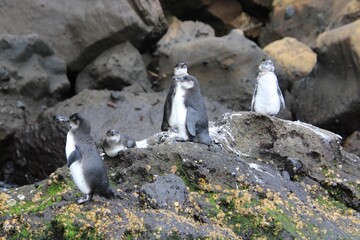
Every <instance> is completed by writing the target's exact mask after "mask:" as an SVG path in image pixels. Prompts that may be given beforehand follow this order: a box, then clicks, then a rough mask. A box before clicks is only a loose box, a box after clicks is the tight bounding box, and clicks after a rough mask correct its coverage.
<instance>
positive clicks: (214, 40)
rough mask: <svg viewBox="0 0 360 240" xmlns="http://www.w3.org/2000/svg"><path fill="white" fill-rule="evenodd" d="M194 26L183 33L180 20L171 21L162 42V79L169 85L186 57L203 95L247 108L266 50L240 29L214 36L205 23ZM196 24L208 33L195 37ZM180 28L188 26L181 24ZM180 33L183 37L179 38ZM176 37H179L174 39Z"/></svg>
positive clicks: (236, 107)
mask: <svg viewBox="0 0 360 240" xmlns="http://www.w3.org/2000/svg"><path fill="white" fill-rule="evenodd" d="M181 25H182V23H181ZM195 26H196V27H195ZM195 26H194V25H193V24H192V28H190V29H189V31H187V32H185V33H184V32H180V31H178V29H179V25H178V23H174V24H171V25H170V27H169V29H168V32H167V33H166V34H165V35H164V37H163V38H162V40H161V41H160V42H159V48H158V49H159V70H160V77H161V78H162V79H160V82H162V84H163V85H165V88H166V89H167V86H169V85H170V82H171V81H170V80H171V76H172V74H173V73H172V72H173V68H174V66H175V64H176V63H178V62H180V61H184V60H186V61H187V62H188V65H189V71H188V72H189V74H191V75H194V76H196V78H197V79H198V80H199V83H200V86H201V91H202V94H203V95H204V96H206V97H208V98H211V99H213V100H215V101H218V102H221V103H223V104H226V106H227V107H228V108H231V109H234V110H240V109H241V110H248V109H249V108H250V104H251V98H252V94H253V91H254V87H255V82H256V75H257V67H258V65H259V64H260V62H261V60H262V59H263V58H265V54H264V52H263V51H262V50H261V49H260V48H259V47H257V46H256V44H254V42H251V41H249V40H248V39H247V38H245V36H244V34H243V32H242V31H241V30H234V31H232V32H231V33H230V34H228V35H226V36H224V37H214V36H212V33H211V32H210V34H209V30H208V29H209V27H206V28H204V24H202V23H199V24H196V23H195ZM194 28H195V29H199V31H198V32H199V33H201V32H202V31H200V29H205V31H204V32H205V33H206V34H204V36H202V37H195V38H194V37H193V32H194ZM180 29H188V28H186V27H185V26H184V27H181V26H180ZM179 35H182V36H183V37H181V38H178V37H177V36H179ZM201 35H202V34H201ZM185 36H186V37H185ZM175 38H176V39H178V41H176V42H174V41H175V40H174V39H175ZM190 40H191V41H190Z"/></svg>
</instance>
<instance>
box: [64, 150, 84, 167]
mask: <svg viewBox="0 0 360 240" xmlns="http://www.w3.org/2000/svg"><path fill="white" fill-rule="evenodd" d="M80 159H82V155H81V152H80V151H79V150H78V149H77V148H76V149H75V150H74V151H72V152H71V153H70V155H69V157H68V158H67V166H68V167H70V166H71V164H73V163H74V162H76V161H77V160H80Z"/></svg>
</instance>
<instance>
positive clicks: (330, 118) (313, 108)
mask: <svg viewBox="0 0 360 240" xmlns="http://www.w3.org/2000/svg"><path fill="white" fill-rule="evenodd" d="M359 33H360V20H358V21H356V22H353V23H351V24H348V25H345V26H343V27H340V28H336V29H333V30H331V31H328V32H324V33H322V34H321V35H320V36H319V37H318V39H317V50H316V51H317V52H318V68H317V70H316V71H314V73H313V74H312V75H311V76H309V77H308V78H305V79H303V80H302V81H299V82H296V83H295V84H294V86H293V89H292V91H291V94H292V95H293V97H294V102H293V114H294V115H295V117H296V119H299V120H301V121H304V122H308V123H311V124H314V125H316V126H320V127H322V128H325V129H328V130H331V131H336V132H337V133H338V134H340V135H342V136H343V137H346V136H348V135H350V134H351V133H353V132H354V131H356V130H358V129H359V128H360V122H359V118H360V109H359V107H358V106H359V103H360V95H359V89H360V81H359V78H358V75H359V71H360V61H359V59H360V50H359V49H360V48H359V47H360V42H359V37H358V35H359Z"/></svg>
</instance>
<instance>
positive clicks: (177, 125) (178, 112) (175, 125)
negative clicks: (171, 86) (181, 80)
mask: <svg viewBox="0 0 360 240" xmlns="http://www.w3.org/2000/svg"><path fill="white" fill-rule="evenodd" d="M185 94H186V91H185V90H184V89H182V88H181V87H180V86H177V87H176V89H175V95H174V97H173V99H172V110H171V114H170V119H169V124H170V126H171V128H172V129H173V131H175V132H178V133H179V134H180V136H181V137H182V138H183V139H184V140H188V135H187V130H186V113H187V108H186V106H185Z"/></svg>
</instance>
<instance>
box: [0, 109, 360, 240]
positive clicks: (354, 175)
mask: <svg viewBox="0 0 360 240" xmlns="http://www.w3.org/2000/svg"><path fill="white" fill-rule="evenodd" d="M259 133H261V134H259ZM160 135H161V134H157V135H155V136H153V137H154V138H158V139H159V140H161V139H162V137H161V136H160ZM211 135H212V137H213V138H214V139H215V140H216V141H217V142H218V144H217V146H213V147H212V148H208V147H207V146H205V145H203V144H196V143H191V142H186V143H170V144H160V143H155V144H152V145H148V147H147V148H144V149H141V148H137V149H128V150H125V151H122V152H121V153H120V155H119V156H117V157H116V158H107V157H105V163H106V165H107V168H108V173H109V176H110V180H111V185H112V187H113V188H114V190H116V193H117V194H116V195H117V196H116V197H115V198H114V199H112V200H105V199H103V198H100V197H98V196H96V197H95V198H94V200H93V201H92V202H90V203H87V204H85V205H76V204H75V199H76V197H77V196H78V195H79V191H78V190H76V188H75V186H74V184H73V183H72V181H71V179H70V178H69V177H70V176H69V171H68V170H67V169H66V167H65V168H60V169H58V170H57V171H56V172H55V173H54V174H52V175H51V176H50V177H49V178H48V179H47V180H45V181H43V182H40V183H39V184H37V185H29V186H25V187H21V188H19V189H14V190H11V191H9V192H8V193H1V194H0V209H1V211H0V220H1V223H2V224H1V228H2V235H3V237H5V238H9V237H13V238H20V237H23V236H26V237H28V238H41V237H44V236H47V237H49V236H50V237H52V238H71V237H77V238H95V237H97V238H107V239H120V238H138V239H144V238H146V239H158V238H160V239H168V238H180V239H184V238H207V237H210V238H215V239H252V238H255V237H256V238H260V237H262V238H264V237H266V238H270V239H292V238H310V239H357V238H359V236H360V231H359V229H360V219H359V215H358V212H356V211H355V210H354V209H357V210H359V180H358V179H359V167H358V166H359V164H358V163H359V161H360V159H359V158H358V157H356V156H354V155H351V154H348V153H345V152H342V151H340V145H339V143H338V140H339V139H338V136H337V135H335V134H333V133H331V132H328V131H325V130H322V129H319V128H317V127H314V126H311V125H308V124H303V123H299V122H291V121H285V120H280V119H277V118H274V117H267V116H262V115H259V114H254V113H248V112H238V113H233V114H226V115H225V116H224V118H223V119H222V120H220V121H218V122H216V123H215V124H214V125H213V126H212V127H211ZM262 135H263V138H262V137H261V136H262ZM163 137H164V135H163ZM249 139H251V142H249ZM280 145H281V147H280ZM309 153H310V154H309ZM289 162H291V164H293V165H292V166H291V164H290V163H289ZM282 165H285V166H284V167H281V166H282ZM340 165H341V166H340ZM286 166H288V169H287V168H286ZM320 168H321V169H322V171H320V170H319V169H320ZM176 176H178V177H176ZM179 177H181V179H182V180H180V179H179ZM345 177H346V181H345V180H344V178H345ZM175 183H176V184H175ZM327 183H328V184H327ZM183 184H185V185H186V186H187V191H179V192H178V191H174V186H175V189H176V186H178V187H179V189H183ZM160 186H163V189H161V188H160ZM331 187H332V188H331ZM145 189H146V190H145ZM150 189H158V190H159V189H161V191H164V192H167V193H166V194H163V195H158V197H156V198H157V199H160V198H163V197H165V198H166V197H168V200H166V201H167V202H173V203H175V202H177V201H179V196H178V195H177V194H173V193H180V194H181V195H182V196H183V194H184V195H185V196H184V198H185V199H188V201H187V202H188V203H187V204H185V205H182V204H174V206H175V207H174V209H168V204H160V205H158V206H156V208H157V209H153V206H151V205H144V204H143V198H142V197H143V192H144V190H145V191H146V192H148V193H150V192H152V191H151V190H150ZM152 193H153V192H152ZM336 193H337V194H338V195H336ZM350 193H351V194H350ZM153 196H156V194H155V195H153ZM344 196H347V197H348V198H347V199H344ZM334 197H335V198H337V199H338V200H334ZM342 197H343V198H342ZM184 198H181V199H184ZM160 202H163V201H160ZM344 203H345V204H346V205H347V206H346V205H344ZM351 207H353V208H354V209H352V208H351ZM94 209H95V211H94ZM74 223H76V224H74ZM119 223H121V224H119Z"/></svg>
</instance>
